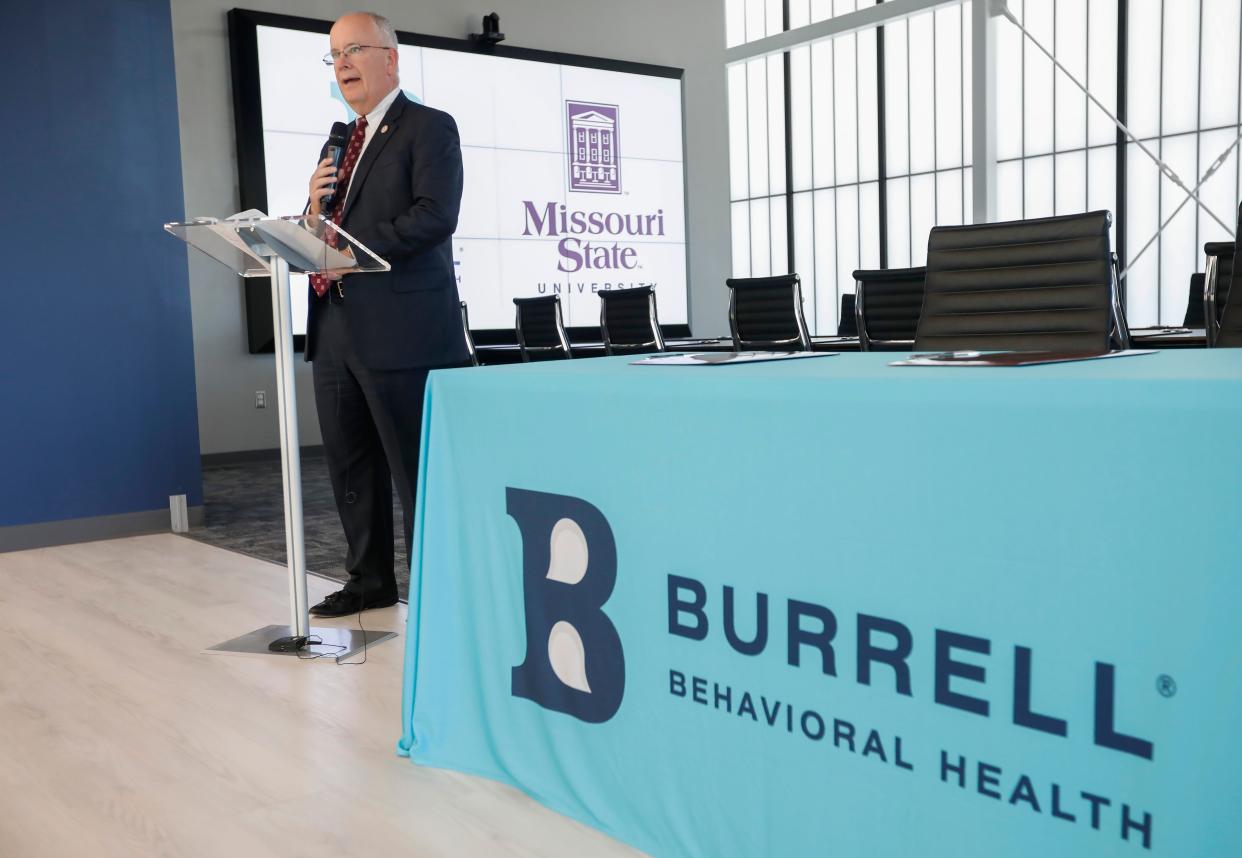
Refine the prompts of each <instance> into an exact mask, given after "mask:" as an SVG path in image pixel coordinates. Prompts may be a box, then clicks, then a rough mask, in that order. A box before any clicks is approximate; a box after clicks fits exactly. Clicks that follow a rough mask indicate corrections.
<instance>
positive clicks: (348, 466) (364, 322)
mask: <svg viewBox="0 0 1242 858" xmlns="http://www.w3.org/2000/svg"><path fill="white" fill-rule="evenodd" d="M330 39H331V42H330V43H331V47H332V50H331V51H330V53H329V58H330V59H331V61H332V64H333V67H334V70H335V73H336V80H337V83H338V84H339V85H340V88H341V92H342V93H343V94H344V96H345V100H346V101H347V102H348V103H349V106H350V107H351V108H353V110H354V112H355V113H357V114H358V119H356V120H355V122H353V123H352V124H351V125H350V126H349V132H350V136H349V142H348V144H347V146H346V149H345V153H344V155H343V156H342V160H341V164H340V167H339V168H334V167H333V166H332V162H331V160H330V159H328V158H325V159H324V160H323V161H321V162H320V163H319V167H318V169H316V170H315V172H314V174H313V175H312V176H311V180H310V205H309V209H308V211H309V213H310V214H314V215H322V216H324V217H327V218H329V219H330V220H333V221H334V222H336V223H338V224H340V225H341V227H342V228H343V229H344V230H345V231H346V232H347V233H349V234H350V235H352V236H353V237H354V238H356V239H357V240H358V241H359V242H361V243H362V244H363V245H365V246H366V247H368V248H369V249H370V250H372V251H373V252H374V253H375V254H376V255H378V256H379V257H381V258H382V259H384V260H386V261H387V262H388V263H389V264H390V265H391V266H392V270H391V271H390V272H387V273H374V274H349V275H346V276H345V277H344V278H341V279H327V278H324V277H319V276H314V277H312V278H311V292H310V311H309V314H308V319H307V325H306V359H307V360H309V361H313V362H314V378H315V404H316V406H317V408H318V411H319V427H320V431H321V432H322V435H323V444H324V451H325V454H326V456H327V461H328V469H329V471H330V472H331V476H332V490H333V493H334V494H335V496H336V505H337V509H338V510H339V512H340V515H341V524H342V525H343V526H344V529H345V538H346V541H347V543H348V546H349V550H348V553H347V555H346V558H345V566H346V571H347V572H348V573H349V581H348V582H347V583H346V584H345V586H344V588H343V589H341V590H340V591H338V592H336V593H333V594H332V595H330V596H328V597H327V598H326V599H324V600H323V601H322V602H320V603H319V604H318V605H315V606H314V607H313V608H311V613H313V614H316V615H317V616H321V617H336V616H343V615H345V614H352V613H355V612H357V611H361V610H366V609H369V608H380V607H387V606H388V605H392V604H394V603H395V602H396V600H397V585H396V579H395V577H394V574H393V516H392V483H393V482H395V483H396V486H397V493H398V495H399V496H400V498H401V507H402V512H403V514H404V515H403V518H404V525H405V528H404V529H405V540H406V548H407V550H408V549H410V541H411V529H412V524H413V520H414V490H415V479H416V476H417V473H418V455H419V436H420V433H421V429H422V410H423V388H424V386H425V384H426V381H427V372H428V370H430V369H434V368H436V367H446V366H460V365H464V364H465V363H466V362H467V359H468V354H467V352H466V344H465V338H464V336H463V332H462V325H461V312H460V303H459V298H458V295H457V281H456V276H455V274H454V271H453V250H452V247H451V245H450V239H451V238H452V235H453V231H454V230H455V229H456V228H457V213H458V209H459V207H460V205H461V192H462V164H461V146H460V142H459V139H458V135H457V125H456V123H454V121H453V119H452V117H451V116H449V115H448V114H446V113H443V112H441V111H438V110H432V109H431V108H428V107H424V106H422V105H419V104H415V103H414V102H412V101H410V100H409V99H407V98H406V97H405V96H404V95H403V94H402V92H401V89H400V86H399V83H398V75H397V39H396V33H395V32H394V30H393V28H392V25H391V24H390V23H389V22H388V21H387V20H386V19H384V18H382V17H381V16H379V15H373V14H370V13H365V12H363V13H355V14H350V15H346V16H345V17H343V18H341V19H340V20H339V21H337V22H336V23H335V24H334V25H333V27H332V33H331V36H330ZM333 185H335V199H334V200H333V202H332V207H331V209H329V210H324V208H323V205H322V202H323V198H324V196H325V195H330V194H332V191H333V187H332V186H333Z"/></svg>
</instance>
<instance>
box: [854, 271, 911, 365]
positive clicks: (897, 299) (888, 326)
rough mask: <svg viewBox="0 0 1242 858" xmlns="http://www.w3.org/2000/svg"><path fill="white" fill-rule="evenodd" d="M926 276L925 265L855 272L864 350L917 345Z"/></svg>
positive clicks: (860, 335) (860, 330)
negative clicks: (915, 337) (915, 335)
mask: <svg viewBox="0 0 1242 858" xmlns="http://www.w3.org/2000/svg"><path fill="white" fill-rule="evenodd" d="M926 276H927V269H926V268H924V267H922V266H920V267H918V268H888V269H884V270H875V271H869V270H859V271H855V272H854V282H855V283H856V284H857V285H856V287H855V290H854V292H855V295H856V297H855V298H854V309H855V311H856V313H857V316H858V346H859V348H860V349H862V351H865V352H866V351H885V350H889V351H892V350H894V349H901V350H906V349H909V347H910V346H912V345H913V344H914V334H915V332H916V331H917V330H918V326H919V312H920V311H921V310H922V309H923V281H924V280H925V279H926Z"/></svg>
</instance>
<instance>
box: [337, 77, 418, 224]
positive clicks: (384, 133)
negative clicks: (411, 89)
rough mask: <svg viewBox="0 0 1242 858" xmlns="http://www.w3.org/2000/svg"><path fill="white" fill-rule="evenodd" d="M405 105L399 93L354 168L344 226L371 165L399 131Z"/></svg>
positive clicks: (342, 219)
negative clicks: (398, 123) (398, 127)
mask: <svg viewBox="0 0 1242 858" xmlns="http://www.w3.org/2000/svg"><path fill="white" fill-rule="evenodd" d="M405 103H406V97H405V93H403V92H398V93H397V97H396V98H395V99H393V102H392V104H390V105H389V106H388V111H387V112H386V113H385V114H384V118H383V119H381V120H380V127H379V128H376V129H375V134H374V135H372V137H371V142H370V143H368V144H367V149H366V151H365V152H363V153H362V157H361V158H360V159H359V160H358V164H357V165H356V166H355V167H354V176H353V178H352V179H351V180H350V182H349V196H348V197H346V198H345V211H343V212H341V223H342V224H344V223H345V218H347V217H349V212H350V210H351V209H352V208H353V207H354V201H355V200H357V199H358V197H359V196H360V195H361V194H362V185H363V183H365V182H366V180H367V174H368V173H370V172H371V165H372V164H374V163H375V159H376V158H378V157H379V156H380V152H382V151H384V147H385V146H387V145H388V141H389V140H390V139H392V137H393V136H394V134H393V132H395V131H396V130H397V120H399V119H400V118H401V113H402V111H404V110H405Z"/></svg>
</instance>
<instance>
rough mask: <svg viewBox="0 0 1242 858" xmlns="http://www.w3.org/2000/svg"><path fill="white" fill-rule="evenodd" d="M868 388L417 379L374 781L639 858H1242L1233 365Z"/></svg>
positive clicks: (848, 358) (969, 372) (546, 377)
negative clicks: (508, 815)
mask: <svg viewBox="0 0 1242 858" xmlns="http://www.w3.org/2000/svg"><path fill="white" fill-rule="evenodd" d="M894 357H895V356H894V355H891V354H861V355H841V356H836V357H823V358H815V359H808V360H799V361H788V362H783V363H775V364H761V365H749V366H731V367H729V366H726V367H702V368H684V369H683V368H667V367H634V366H629V365H628V359H626V358H607V359H597V360H589V361H566V362H558V363H549V364H535V365H524V366H510V367H495V368H487V369H483V370H478V369H462V370H450V371H443V372H436V373H433V374H432V376H431V380H430V382H429V384H428V388H427V409H426V423H425V428H424V451H423V460H422V465H423V469H422V475H421V479H420V487H419V517H418V522H417V527H416V534H415V537H416V538H415V542H416V546H415V550H414V551H413V576H412V582H411V589H410V614H409V617H410V619H409V629H408V637H407V646H408V650H407V654H406V670H405V695H404V704H403V712H402V717H403V724H404V730H405V733H404V737H403V738H402V740H401V743H400V749H401V751H402V753H408V754H409V756H410V757H411V758H412V759H413V760H415V761H417V762H419V763H424V764H428V765H434V766H443V767H446V768H452V769H457V770H460V771H465V772H472V773H475V774H481V775H484V776H486V777H490V778H495V779H498V780H501V781H505V782H507V783H511V784H515V785H517V786H518V787H520V788H521V789H523V790H525V791H527V792H529V793H530V794H531V795H533V796H535V797H536V798H538V799H539V800H540V801H542V802H544V803H545V804H547V805H549V806H551V807H553V808H556V809H557V810H560V811H562V812H564V813H567V814H569V815H570V816H573V817H575V818H577V819H580V820H582V821H584V822H586V823H588V824H590V825H593V826H595V827H597V828H600V829H603V830H604V831H607V832H609V833H611V834H613V835H615V836H616V837H618V838H620V839H622V840H625V841H627V842H629V843H632V844H634V845H636V846H638V847H639V848H641V849H644V850H646V851H648V852H650V853H652V854H654V855H657V856H682V855H685V856H704V858H706V856H711V858H725V856H747V858H751V857H752V856H754V858H758V857H759V856H764V857H765V858H766V856H773V858H776V857H777V856H779V858H785V856H811V855H814V856H889V855H893V856H907V855H920V856H928V855H951V856H1000V855H1004V856H1032V858H1033V856H1039V858H1044V856H1050V855H1056V856H1080V855H1081V856H1102V855H1139V854H1153V855H1165V856H1177V858H1187V856H1232V855H1242V823H1240V822H1239V820H1240V819H1242V817H1240V816H1239V813H1238V801H1239V796H1240V795H1242V793H1239V788H1238V771H1239V768H1240V765H1242V749H1240V744H1239V738H1238V731H1239V727H1238V724H1239V720H1240V718H1242V672H1240V667H1242V656H1240V655H1239V640H1240V636H1239V631H1238V629H1239V621H1238V606H1239V604H1240V603H1242V527H1240V526H1239V525H1240V524H1242V515H1239V512H1238V510H1239V507H1240V501H1242V493H1240V492H1239V478H1240V477H1242V441H1240V440H1239V434H1240V432H1239V427H1242V350H1221V351H1184V352H1172V351H1169V352H1161V353H1159V354H1154V355H1147V356H1141V357H1132V358H1123V359H1116V360H1108V361H1096V362H1090V363H1077V364H1062V365H1055V366H1044V367H1032V368H1024V369H967V368H945V369H938V368H934V369H927V368H891V367H888V366H887V362H888V361H889V360H892V359H893V358H894ZM550 555H554V556H553V559H552V561H551V562H550V560H549V557H550ZM549 576H551V577H549ZM614 579H615V580H614ZM601 603H602V604H603V607H602V610H600V608H599V606H600V604H601ZM730 604H731V606H732V611H730V610H729V605H730ZM759 617H762V618H763V619H762V622H760V620H759ZM549 652H552V653H554V655H551V656H550V655H549ZM554 661H555V665H554V664H553V662H554ZM588 688H589V692H588V691H587V690H585V689H588Z"/></svg>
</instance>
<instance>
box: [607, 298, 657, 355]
mask: <svg viewBox="0 0 1242 858" xmlns="http://www.w3.org/2000/svg"><path fill="white" fill-rule="evenodd" d="M599 331H600V334H601V335H602V336H603V338H604V353H605V354H610V355H617V354H639V353H644V352H662V351H664V350H665V349H664V335H663V334H661V333H660V322H659V319H658V318H657V316H656V296H655V289H653V288H652V287H650V286H639V287H638V288H636V289H605V290H604V291H602V292H600V293H599Z"/></svg>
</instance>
